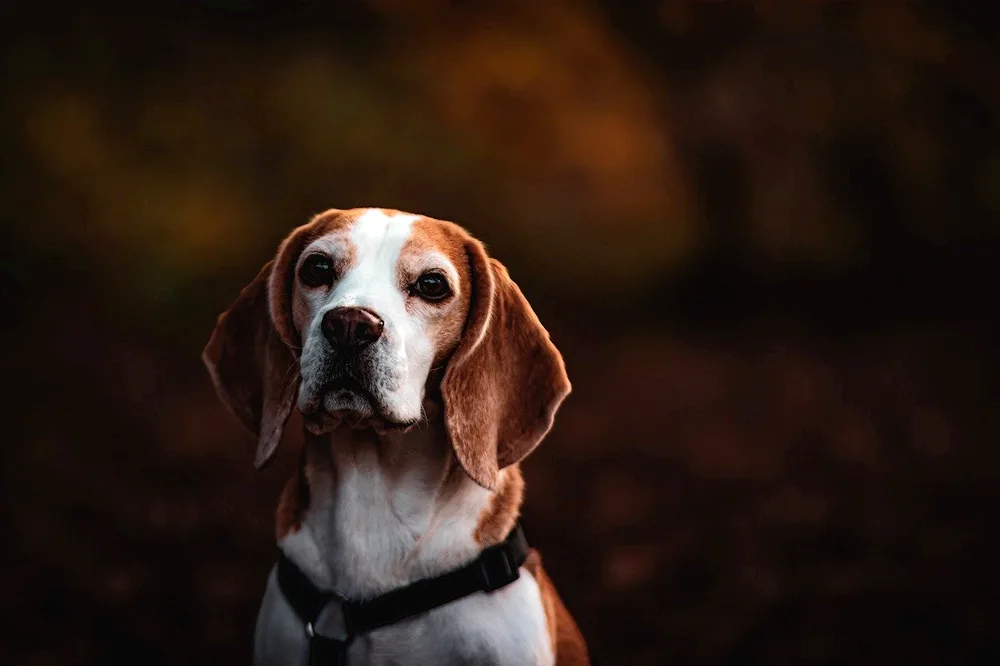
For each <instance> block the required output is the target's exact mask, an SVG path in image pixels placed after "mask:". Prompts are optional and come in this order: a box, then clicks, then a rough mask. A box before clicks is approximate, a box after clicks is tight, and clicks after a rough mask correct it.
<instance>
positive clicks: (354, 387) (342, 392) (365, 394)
mask: <svg viewBox="0 0 1000 666" xmlns="http://www.w3.org/2000/svg"><path fill="white" fill-rule="evenodd" d="M319 394H320V396H322V397H323V398H324V400H325V398H326V397H327V396H332V397H334V398H337V397H350V396H355V397H358V398H361V399H362V400H364V401H365V402H367V403H368V404H369V405H370V406H371V408H372V409H373V410H376V411H377V410H378V401H377V400H376V399H375V394H373V393H372V392H371V390H369V388H368V387H367V386H365V385H364V384H362V383H361V382H360V381H358V380H357V379H355V378H354V377H352V376H350V375H341V376H338V377H334V378H333V379H331V380H329V381H327V382H326V383H324V384H323V385H322V386H320V389H319Z"/></svg>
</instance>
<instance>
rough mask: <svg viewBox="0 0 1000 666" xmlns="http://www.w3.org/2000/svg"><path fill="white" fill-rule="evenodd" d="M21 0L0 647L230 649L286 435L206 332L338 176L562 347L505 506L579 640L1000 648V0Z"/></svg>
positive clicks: (823, 650)
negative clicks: (542, 418)
mask: <svg viewBox="0 0 1000 666" xmlns="http://www.w3.org/2000/svg"><path fill="white" fill-rule="evenodd" d="M4 11H5V12H7V15H6V16H4V17H2V20H0V37H2V39H3V45H4V46H3V51H2V64H3V71H2V74H0V86H2V88H0V92H2V97H0V99H2V100H3V102H2V104H0V121H2V122H0V133H2V134H0V136H3V141H4V147H5V150H4V151H3V153H2V154H0V173H2V176H3V177H2V180H0V188H2V189H0V193H2V196H3V200H4V203H5V206H4V208H3V212H2V213H0V215H2V225H0V247H2V250H0V289H2V291H0V298H2V304H3V307H4V312H5V317H4V322H3V328H2V335H3V342H4V344H3V346H2V350H3V351H2V355H0V358H2V359H3V368H4V375H5V377H7V379H8V383H9V385H10V386H9V389H10V391H9V392H10V394H11V397H10V399H9V401H8V403H7V405H6V407H7V408H8V409H9V410H10V414H9V415H5V419H6V421H7V422H8V423H10V424H13V426H14V431H15V433H16V434H15V437H14V438H13V440H12V441H10V442H9V443H8V461H7V463H6V464H5V466H4V469H3V473H2V476H0V478H2V479H3V481H4V483H3V492H4V500H5V501H4V514H5V515H4V517H5V519H6V520H7V522H9V525H10V526H9V528H8V530H7V532H6V533H7V534H8V535H9V537H8V548H7V549H5V551H4V553H3V555H0V561H2V562H3V563H4V564H5V565H6V566H5V567H4V570H5V571H7V572H8V573H10V574H13V575H12V576H11V578H12V580H11V581H10V582H9V584H8V585H7V588H6V589H7V590H8V593H7V595H6V598H5V600H4V602H3V606H0V608H2V609H3V617H2V619H3V620H4V622H3V624H4V628H3V634H0V663H5V664H13V663H18V664H20V663H37V664H46V663H95V662H104V661H109V660H111V659H114V658H132V659H134V658H135V657H136V656H137V655H138V656H141V658H142V659H143V660H144V661H146V662H150V663H191V662H193V661H205V662H210V663H230V662H232V663H239V662H241V661H245V660H246V657H247V654H248V651H249V646H250V643H249V636H250V632H251V631H252V626H253V617H254V614H255V612H256V607H257V603H258V601H259V595H260V591H261V585H262V581H263V580H264V575H265V573H266V571H267V568H268V567H269V565H270V562H271V561H272V558H273V555H274V545H273V537H272V515H273V506H274V502H275V497H276V496H277V490H278V488H279V487H280V484H281V482H282V480H283V479H282V477H283V475H284V474H286V473H287V472H288V470H289V469H291V467H292V465H293V464H294V452H295V446H296V442H295V440H294V437H293V438H292V441H291V442H289V445H288V446H286V447H285V452H284V454H283V455H282V459H281V460H279V461H278V463H277V465H276V469H275V470H272V471H270V472H268V473H265V474H263V475H254V474H253V472H251V470H250V453H249V451H250V448H249V445H248V444H247V442H246V440H245V438H244V437H243V436H242V435H241V433H240V432H239V431H238V429H237V427H236V426H235V424H234V423H233V422H232V421H231V420H229V419H228V418H227V416H226V415H225V414H224V412H223V410H222V408H221V407H220V406H219V404H218V402H217V400H216V399H215V397H214V394H213V392H212V389H211V387H210V386H209V385H208V381H207V378H206V377H205V373H204V371H203V369H202V368H201V366H200V363H199V359H198V355H199V353H200V350H201V345H202V344H203V343H204V342H205V340H206V339H207V336H208V334H209V332H210V330H211V326H212V324H213V322H214V317H215V316H216V315H217V313H218V312H220V311H221V310H223V309H224V308H225V307H226V305H227V304H228V303H229V302H231V301H232V299H233V298H234V297H235V296H236V294H237V293H238V290H239V289H240V287H242V286H243V285H244V284H245V283H246V282H247V281H248V280H249V279H250V278H251V277H252V276H253V275H254V274H255V273H256V271H257V269H258V268H259V266H260V265H261V264H262V263H263V262H264V261H266V260H267V259H268V258H270V256H271V255H272V254H273V252H274V249H275V247H276V246H277V244H278V242H279V241H280V239H281V238H282V237H283V236H284V235H285V234H286V233H287V232H288V231H289V230H290V229H291V228H292V227H293V226H295V225H298V224H301V223H302V222H304V221H306V220H307V219H308V218H309V216H310V215H312V214H313V213H316V212H319V211H320V210H323V209H325V208H328V207H340V208H347V207H352V206H362V205H375V206H383V207H392V208H400V209H404V210H411V211H416V212H424V213H427V214H430V215H433V216H436V217H441V218H445V219H453V220H455V221H457V222H459V223H461V224H463V225H465V226H467V227H468V228H469V229H470V230H471V231H473V233H475V234H476V235H478V236H480V237H481V238H483V239H484V240H485V241H486V242H487V243H488V245H489V246H490V248H491V250H492V251H493V253H494V254H495V255H496V256H498V257H499V258H500V259H502V260H503V261H504V262H505V263H506V264H507V265H508V266H509V267H510V269H511V272H512V274H513V276H514V277H515V279H517V280H518V282H519V283H520V284H521V285H522V287H523V288H524V290H525V292H526V293H527V295H528V297H529V298H530V299H531V301H532V303H533V304H535V306H536V310H537V311H538V312H539V314H540V316H541V317H542V320H543V321H544V322H545V323H546V325H547V326H548V327H549V328H550V330H551V331H552V334H553V337H554V339H555V340H556V342H557V344H558V345H559V346H560V348H561V349H563V350H564V353H565V356H566V358H567V363H568V367H569V371H570V375H571V378H572V379H573V382H574V395H573V397H572V398H571V399H570V400H569V401H568V403H567V405H566V407H565V408H564V410H563V411H562V412H561V413H560V418H559V419H558V421H557V426H556V429H555V430H554V431H553V433H552V435H551V437H550V438H549V440H548V441H547V443H546V445H545V446H544V447H542V449H540V451H539V452H538V453H537V454H535V455H533V456H532V458H531V459H530V460H529V461H528V463H527V464H526V470H525V472H526V475H527V477H528V488H529V491H528V493H527V497H528V504H527V507H526V516H527V520H528V523H529V529H531V535H532V538H533V540H534V541H536V542H537V543H538V544H539V545H540V546H541V548H542V550H543V553H544V554H545V561H546V563H547V566H548V568H549V570H550V573H551V575H552V576H553V578H554V579H555V581H556V583H557V584H558V585H559V586H560V588H561V590H562V592H563V596H564V597H565V598H566V601H567V603H568V605H569V606H570V608H571V609H572V610H573V611H574V613H575V615H576V616H577V617H578V619H579V621H580V624H581V626H582V627H583V629H584V631H585V633H586V634H587V635H588V637H589V638H590V641H591V643H592V646H593V650H594V653H595V656H597V657H598V658H603V659H602V662H601V663H651V664H659V663H663V662H664V660H665V659H668V658H669V659H672V660H673V661H675V662H676V661H678V660H679V662H680V663H705V664H707V663H758V662H760V663H776V662H779V663H783V662H786V661H794V662H797V661H802V660H806V659H809V660H813V661H819V662H827V663H833V662H840V663H842V662H845V661H846V662H850V663H856V664H863V663H885V662H889V663H897V662H901V661H906V662H907V663H912V664H918V663H955V662H958V663H975V662H979V663H990V660H992V661H995V660H996V658H997V657H998V656H1000V655H998V647H1000V646H998V644H997V642H996V638H995V636H993V635H992V634H991V633H990V632H989V629H990V628H991V627H993V626H995V624H996V621H997V604H996V599H997V598H1000V596H998V593H1000V582H998V580H997V576H996V574H995V573H994V570H995V561H996V557H997V554H998V553H997V549H996V543H995V539H994V538H993V537H992V534H991V533H992V530H991V529H990V527H991V525H992V522H993V520H992V516H991V515H990V511H989V509H988V507H990V506H992V505H993V504H995V502H996V500H997V499H1000V498H998V497H997V490H996V487H995V477H996V473H997V471H998V466H997V462H998V454H997V452H996V447H995V446H993V444H994V443H995V442H996V438H997V435H998V434H1000V423H998V418H997V415H996V410H995V404H996V399H997V397H998V393H1000V386H998V384H997V382H996V377H997V376H1000V374H998V370H1000V367H998V364H997V358H996V353H995V350H994V347H995V340H996V335H997V333H998V330H997V327H996V324H995V322H994V321H993V320H994V318H995V314H994V311H995V309H996V306H995V304H994V302H995V300H996V299H995V297H994V296H993V294H992V291H991V289H990V285H991V284H993V283H994V281H995V279H996V278H997V277H998V275H997V272H998V270H1000V268H998V267H1000V225H997V224H996V221H997V216H998V215H1000V127H998V122H1000V113H998V112H1000V87H998V86H997V85H996V82H997V80H998V74H1000V71H998V63H1000V55H998V53H997V49H996V44H997V43H998V38H1000V36H998V34H997V24H996V22H995V21H994V20H993V18H992V16H991V14H990V12H989V11H988V8H986V3H984V5H983V6H981V7H980V6H973V5H964V6H960V5H954V4H945V3H921V4H904V3H876V2H873V3H830V2H809V3H776V2H768V3H755V4H750V3H738V4H735V3H734V4H729V3H672V2H659V1H656V2H653V1H650V0H636V1H635V2H613V1H612V0H601V1H598V0H595V1H592V2H575V3H570V2H555V3H529V2H502V3H491V4H481V3H448V2H442V1H441V0H418V1H411V2H400V1H399V0H372V1H371V2H343V3H304V2H301V3H292V4H286V3H267V2H249V1H238V0H236V1H234V0H215V1H213V2H203V3H200V4H198V3H186V4H183V5H180V6H173V7H167V6H166V5H162V6H158V5H155V4H154V5H144V6H143V7H141V8H140V7H133V8H131V9H127V10H122V9H119V8H116V9H115V10H113V11H112V10H111V9H110V8H108V9H99V8H96V7H92V6H91V7H83V6H76V7H73V8H60V9H58V10H56V9H54V8H50V7H48V6H42V5H40V4H38V3H35V4H22V6H20V7H17V8H8V9H5V10H4ZM293 430H294V427H293ZM194 655H198V656H194ZM202 655H203V656H202Z"/></svg>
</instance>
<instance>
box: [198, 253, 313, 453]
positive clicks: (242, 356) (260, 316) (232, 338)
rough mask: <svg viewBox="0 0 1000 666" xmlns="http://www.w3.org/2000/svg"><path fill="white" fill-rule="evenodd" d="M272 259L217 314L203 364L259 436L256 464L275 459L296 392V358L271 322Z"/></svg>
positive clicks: (223, 395) (245, 423)
mask: <svg viewBox="0 0 1000 666" xmlns="http://www.w3.org/2000/svg"><path fill="white" fill-rule="evenodd" d="M274 265H275V262H274V261H269V262H267V264H265V265H264V268H262V269H261V271H260V273H258V274H257V277H256V278H254V280H253V282H251V283H250V284H249V285H247V286H246V287H245V288H244V289H243V291H242V292H241V293H240V297H239V298H238V299H237V300H236V302H235V303H233V305H232V307H230V308H229V310H227V311H226V312H224V313H222V314H221V315H219V319H218V322H217V323H216V326H215V331H213V332H212V337H211V339H209V341H208V345H207V346H206V347H205V351H204V352H203V353H202V356H201V358H202V360H203V361H204V362H205V365H206V366H207V367H208V373H209V375H211V377H212V382H213V383H214V384H215V390H216V391H217V392H218V394H219V397H220V398H221V399H222V402H223V403H224V404H225V405H226V407H228V408H229V411H230V412H232V413H233V415H234V416H236V418H238V419H239V420H240V422H241V423H242V424H243V426H244V427H245V428H246V429H247V430H249V431H250V432H251V433H253V434H254V435H255V436H256V437H257V455H256V458H255V460H254V465H255V466H256V467H257V468H258V469H260V468H261V467H263V466H264V465H265V464H266V463H267V462H268V461H269V460H270V459H271V458H272V456H273V455H274V452H275V450H276V449H277V448H278V442H280V441H281V435H282V433H283V432H284V429H285V424H286V423H287V422H288V417H289V416H291V413H292V407H293V405H294V404H295V398H296V395H297V394H298V386H299V383H298V375H299V373H298V372H297V369H296V368H295V365H296V364H297V363H298V358H297V355H296V354H295V353H293V350H292V348H291V347H289V345H287V344H286V343H285V341H284V340H282V339H281V336H280V335H279V334H278V331H277V330H276V329H275V327H274V324H273V322H272V320H271V315H270V311H269V309H270V308H269V298H268V283H269V282H270V278H271V271H272V270H273V269H274Z"/></svg>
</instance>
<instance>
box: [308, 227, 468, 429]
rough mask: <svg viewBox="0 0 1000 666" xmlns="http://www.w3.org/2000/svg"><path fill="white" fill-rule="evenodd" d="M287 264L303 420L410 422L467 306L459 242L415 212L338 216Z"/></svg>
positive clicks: (323, 423) (322, 424)
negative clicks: (299, 345)
mask: <svg viewBox="0 0 1000 666" xmlns="http://www.w3.org/2000/svg"><path fill="white" fill-rule="evenodd" d="M435 232H437V233H435ZM435 241H439V242H435ZM294 272H295V278H294V287H293V289H292V307H291V310H292V322H293V325H294V328H295V331H296V333H298V335H299V337H300V339H301V341H302V353H301V358H300V362H299V365H300V368H301V377H302V381H301V386H300V388H299V395H298V407H299V410H301V412H302V414H303V415H304V416H305V417H306V423H307V424H309V425H310V427H311V428H312V429H314V430H316V429H320V428H322V429H326V428H329V427H330V426H332V425H336V424H337V422H339V421H341V420H344V419H346V420H348V421H350V422H353V423H363V422H366V421H375V422H380V423H381V424H384V425H385V426H386V427H394V426H404V427H405V426H411V425H415V424H416V423H417V421H418V420H419V419H420V417H421V412H422V408H421V405H422V403H423V400H424V391H425V386H426V384H427V379H428V375H429V374H430V371H431V368H433V367H435V364H437V363H442V362H443V360H444V358H445V357H446V356H447V355H448V354H450V353H451V352H452V351H453V350H454V349H455V347H456V346H457V344H458V340H459V338H460V337H461V333H462V327H463V325H464V323H465V319H466V315H467V312H468V303H469V286H470V281H469V276H468V262H467V261H465V256H464V252H462V245H461V243H459V242H457V239H455V238H449V236H448V234H447V233H446V231H445V228H444V227H442V226H438V225H435V224H434V223H432V222H430V221H428V220H426V219H420V218H417V217H416V216H413V215H404V214H387V213H385V212H383V211H380V210H367V211H364V212H362V213H361V214H360V215H351V216H347V215H345V214H338V215H337V216H336V219H333V220H331V221H330V229H329V230H328V231H326V232H325V233H323V234H322V235H321V236H319V237H318V238H316V239H315V240H313V241H312V242H310V243H309V244H308V245H307V246H306V247H305V248H304V249H303V251H302V253H301V254H300V256H299V259H298V261H297V262H296V263H295V267H294Z"/></svg>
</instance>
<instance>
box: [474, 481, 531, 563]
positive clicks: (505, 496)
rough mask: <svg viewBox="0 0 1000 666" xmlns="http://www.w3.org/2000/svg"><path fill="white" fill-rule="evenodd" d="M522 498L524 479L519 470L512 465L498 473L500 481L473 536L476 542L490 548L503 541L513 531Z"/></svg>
mask: <svg viewBox="0 0 1000 666" xmlns="http://www.w3.org/2000/svg"><path fill="white" fill-rule="evenodd" d="M523 497H524V477H523V476H521V468H520V466H519V465H517V464H514V465H511V466H510V467H507V468H505V469H504V470H503V471H502V472H501V473H500V481H499V482H498V483H497V488H496V490H495V491H494V494H493V496H492V497H491V498H490V503H489V504H487V505H486V507H485V508H484V509H483V512H482V514H480V516H479V524H478V525H477V526H476V533H475V535H474V537H475V539H476V541H477V542H479V543H481V544H482V545H484V546H490V545H493V544H495V543H499V542H501V541H503V539H504V537H506V536H507V535H508V534H510V531H511V530H512V529H514V523H515V522H516V521H517V517H518V515H519V514H520V512H521V502H522V499H523Z"/></svg>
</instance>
